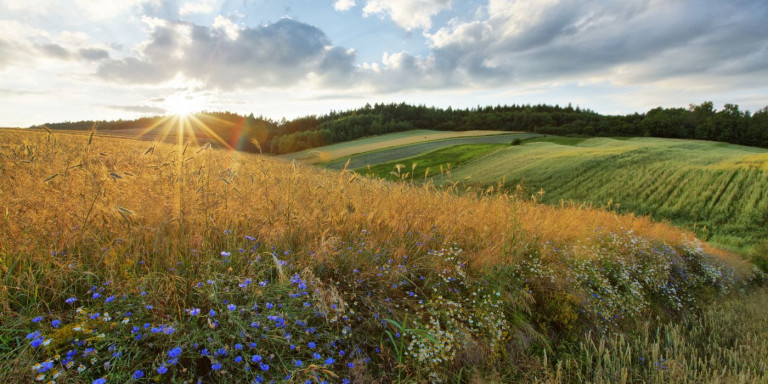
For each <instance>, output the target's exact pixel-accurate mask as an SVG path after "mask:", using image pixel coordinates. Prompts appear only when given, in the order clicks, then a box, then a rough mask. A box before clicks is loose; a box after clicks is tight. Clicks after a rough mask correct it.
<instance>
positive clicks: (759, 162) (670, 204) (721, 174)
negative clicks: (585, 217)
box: [435, 137, 768, 256]
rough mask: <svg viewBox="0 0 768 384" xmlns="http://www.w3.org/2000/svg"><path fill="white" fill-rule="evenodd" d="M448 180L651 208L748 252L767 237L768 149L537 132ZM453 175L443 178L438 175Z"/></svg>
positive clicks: (629, 208) (548, 199)
mask: <svg viewBox="0 0 768 384" xmlns="http://www.w3.org/2000/svg"><path fill="white" fill-rule="evenodd" d="M450 176H451V179H450V180H453V181H455V180H466V183H467V184H469V185H480V186H488V185H495V184H496V183H498V182H500V181H502V180H503V181H505V182H506V183H507V185H508V186H509V187H510V188H514V187H516V186H518V185H522V186H524V188H525V189H526V190H528V191H530V193H536V192H538V191H543V195H542V196H541V197H540V198H539V200H540V201H542V202H545V203H549V204H559V203H560V202H561V201H569V200H573V201H576V202H579V203H591V204H595V205H598V206H606V205H610V206H612V207H613V208H614V209H616V210H618V211H620V212H633V213H635V214H637V215H650V216H651V217H653V218H654V219H656V220H662V219H664V220H669V221H670V222H672V223H673V224H675V225H678V226H681V227H684V228H687V229H689V230H692V231H695V232H696V233H697V234H698V235H699V237H701V238H702V239H705V240H708V241H710V242H713V243H716V244H718V245H720V246H725V247H729V248H731V249H734V250H736V251H739V252H741V253H744V254H756V253H760V254H762V256H764V255H765V252H766V250H768V244H765V243H764V241H765V239H766V238H768V229H767V228H768V150H766V149H762V148H754V147H744V146H738V145H733V144H725V143H717V142H708V141H693V140H677V139H652V138H632V139H609V138H593V139H581V138H557V137H555V138H549V137H547V138H532V139H528V140H524V141H523V145H519V146H511V147H508V148H506V149H503V150H500V151H496V152H493V153H492V154H491V155H489V156H485V157H482V158H478V159H477V161H474V162H471V163H469V164H467V165H466V166H465V167H462V168H460V169H456V170H454V171H453V173H452V174H451V175H450ZM435 182H436V183H438V184H440V183H441V182H443V183H446V182H450V181H449V180H448V179H447V177H446V178H444V180H441V181H438V180H436V181H435Z"/></svg>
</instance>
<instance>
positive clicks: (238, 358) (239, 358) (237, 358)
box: [235, 356, 243, 363]
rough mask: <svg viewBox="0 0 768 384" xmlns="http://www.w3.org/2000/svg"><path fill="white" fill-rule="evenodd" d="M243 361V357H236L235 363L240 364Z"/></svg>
mask: <svg viewBox="0 0 768 384" xmlns="http://www.w3.org/2000/svg"><path fill="white" fill-rule="evenodd" d="M241 361H243V357H242V356H238V357H235V363H239V362H241Z"/></svg>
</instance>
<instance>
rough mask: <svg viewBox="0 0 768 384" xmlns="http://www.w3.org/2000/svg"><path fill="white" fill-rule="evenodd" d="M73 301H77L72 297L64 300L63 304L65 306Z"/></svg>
mask: <svg viewBox="0 0 768 384" xmlns="http://www.w3.org/2000/svg"><path fill="white" fill-rule="evenodd" d="M75 301H77V299H76V298H74V297H70V298H69V299H66V300H64V302H65V303H67V304H72V303H74V302H75Z"/></svg>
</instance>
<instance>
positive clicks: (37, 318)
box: [32, 316, 43, 323]
mask: <svg viewBox="0 0 768 384" xmlns="http://www.w3.org/2000/svg"><path fill="white" fill-rule="evenodd" d="M41 321H43V317H42V316H38V317H35V318H34V319H32V322H33V323H39V322H41Z"/></svg>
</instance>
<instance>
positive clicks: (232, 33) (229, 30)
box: [211, 15, 240, 40]
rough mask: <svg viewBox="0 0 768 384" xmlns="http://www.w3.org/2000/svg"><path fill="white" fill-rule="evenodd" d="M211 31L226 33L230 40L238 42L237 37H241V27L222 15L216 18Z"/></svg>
mask: <svg viewBox="0 0 768 384" xmlns="http://www.w3.org/2000/svg"><path fill="white" fill-rule="evenodd" d="M211 29H213V30H221V31H224V33H226V34H227V37H229V39H230V40H237V37H238V36H240V27H238V26H237V24H235V23H233V22H232V20H230V19H228V18H226V17H224V16H222V15H218V16H216V19H214V20H213V26H212V27H211Z"/></svg>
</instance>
